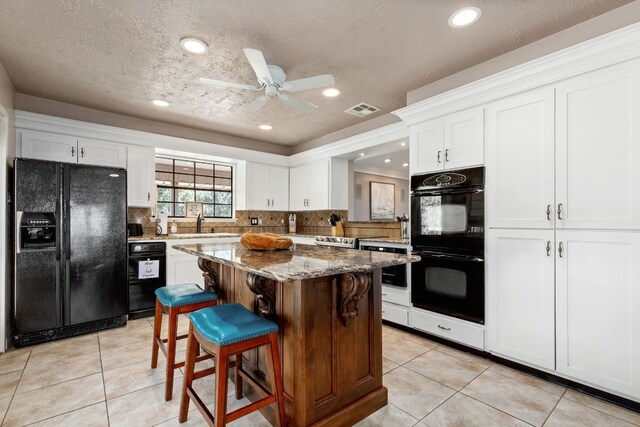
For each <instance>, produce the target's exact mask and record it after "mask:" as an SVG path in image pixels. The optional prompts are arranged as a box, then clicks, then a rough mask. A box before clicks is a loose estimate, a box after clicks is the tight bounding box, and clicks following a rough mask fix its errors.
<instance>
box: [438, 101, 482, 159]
mask: <svg viewBox="0 0 640 427" xmlns="http://www.w3.org/2000/svg"><path fill="white" fill-rule="evenodd" d="M483 163H484V117H483V110H482V108H478V109H474V110H466V111H461V112H460V113H456V114H451V115H449V116H446V117H445V118H444V163H443V167H444V168H445V169H459V168H466V167H469V166H476V165H482V164H483Z"/></svg>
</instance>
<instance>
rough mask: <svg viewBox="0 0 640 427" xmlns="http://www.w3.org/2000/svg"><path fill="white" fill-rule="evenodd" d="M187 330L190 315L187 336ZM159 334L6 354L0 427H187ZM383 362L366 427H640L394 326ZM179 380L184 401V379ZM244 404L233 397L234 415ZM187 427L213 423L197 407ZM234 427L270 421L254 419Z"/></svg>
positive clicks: (131, 330)
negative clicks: (153, 363)
mask: <svg viewBox="0 0 640 427" xmlns="http://www.w3.org/2000/svg"><path fill="white" fill-rule="evenodd" d="M164 326H165V329H166V325H164ZM187 327H188V320H187V319H186V318H182V319H181V322H180V328H179V329H180V330H181V331H186V329H187ZM151 335H152V329H151V323H150V322H149V320H148V319H139V320H133V321H130V322H129V324H128V325H127V327H125V328H120V329H114V330H109V331H104V332H99V333H97V334H91V335H85V336H82V337H77V338H72V339H67V340H64V341H56V342H52V343H48V344H42V345H39V346H35V347H29V348H25V349H18V350H12V351H9V352H8V353H6V354H4V355H1V356H0V420H2V425H3V426H24V425H30V426H65V427H68V426H82V427H88V426H165V427H167V426H178V425H180V424H179V423H178V420H177V416H178V405H179V399H177V398H175V397H174V399H173V400H172V401H171V402H165V401H164V370H163V369H162V368H163V367H164V361H163V358H162V356H161V357H160V364H159V367H158V369H156V370H151V369H150V368H149V359H150V353H151V351H150V343H151ZM184 347H185V342H184V341H182V342H181V343H180V345H179V348H178V350H179V353H178V355H179V356H178V357H184ZM383 356H384V359H383V369H384V384H385V385H386V386H387V388H388V389H389V405H387V406H386V407H385V408H383V409H381V410H379V411H378V412H376V413H375V414H373V415H371V416H370V417H369V418H367V419H365V420H364V421H362V422H360V423H359V424H358V425H359V426H367V427H368V426H391V427H403V426H419V427H420V426H421V427H424V426H431V427H436V426H483V427H484V426H527V425H535V426H541V425H544V426H597V427H602V426H633V425H636V426H640V414H638V413H635V412H631V411H628V410H625V409H623V408H620V407H618V406H615V405H611V404H609V403H606V402H604V401H601V400H598V399H595V398H593V397H589V396H587V395H584V394H581V393H578V392H576V391H573V390H567V389H565V388H564V387H562V386H559V385H557V384H553V383H550V382H546V381H543V380H540V379H538V378H535V377H532V376H529V375H526V374H523V373H520V372H518V371H515V370H512V369H509V368H507V367H504V366H501V365H498V364H495V363H493V362H491V361H489V360H486V359H483V358H480V357H476V356H473V355H470V354H468V353H464V352H461V351H458V350H455V349H453V348H450V347H447V346H444V345H441V344H436V343H434V342H432V341H429V340H426V339H424V338H420V337H417V336H414V335H411V334H408V333H406V332H403V331H399V330H397V329H393V328H390V327H387V326H385V327H383ZM204 363H210V361H209V362H204ZM70 367H73V368H70ZM175 377H176V379H175V385H174V396H179V393H180V386H181V383H182V373H181V372H180V371H176V375H175ZM211 384H212V378H211V377H208V378H204V379H201V380H198V381H197V382H196V387H197V388H198V390H199V391H200V392H201V393H202V394H203V396H204V400H205V401H206V402H207V403H212V402H213V388H212V387H211ZM232 393H233V385H231V386H230V388H229V394H232ZM246 403H247V402H246V400H245V399H243V400H241V401H236V400H235V399H233V398H231V399H229V409H230V410H231V409H234V408H237V407H239V406H242V405H244V404H246ZM183 425H184V426H204V425H206V424H205V423H204V421H203V420H202V418H201V417H200V414H199V413H198V411H197V410H195V409H193V406H192V411H191V412H190V414H189V421H188V422H187V423H186V424H183ZM232 425H235V426H252V427H253V426H256V427H260V426H268V425H269V424H268V423H267V422H266V420H265V419H264V418H263V417H262V416H261V415H260V414H259V413H254V414H252V415H251V416H249V417H245V418H243V419H241V420H238V421H237V422H235V423H232Z"/></svg>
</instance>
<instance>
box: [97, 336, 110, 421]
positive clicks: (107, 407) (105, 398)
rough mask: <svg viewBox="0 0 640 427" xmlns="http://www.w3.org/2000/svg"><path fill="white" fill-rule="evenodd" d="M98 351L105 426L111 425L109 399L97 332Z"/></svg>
mask: <svg viewBox="0 0 640 427" xmlns="http://www.w3.org/2000/svg"><path fill="white" fill-rule="evenodd" d="M98 351H99V352H100V376H101V377H102V392H103V393H104V409H105V411H106V412H107V426H110V425H111V419H110V418H109V401H108V400H107V384H106V382H105V380H104V367H103V365H102V345H101V344H100V334H98Z"/></svg>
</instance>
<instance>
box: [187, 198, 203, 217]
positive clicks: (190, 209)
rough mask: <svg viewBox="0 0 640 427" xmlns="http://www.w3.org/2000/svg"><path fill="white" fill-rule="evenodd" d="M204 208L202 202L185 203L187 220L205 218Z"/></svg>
mask: <svg viewBox="0 0 640 427" xmlns="http://www.w3.org/2000/svg"><path fill="white" fill-rule="evenodd" d="M203 206H204V204H203V203H202V202H185V209H184V211H185V212H184V214H185V215H184V216H185V218H198V215H202V217H203V218H204V212H203Z"/></svg>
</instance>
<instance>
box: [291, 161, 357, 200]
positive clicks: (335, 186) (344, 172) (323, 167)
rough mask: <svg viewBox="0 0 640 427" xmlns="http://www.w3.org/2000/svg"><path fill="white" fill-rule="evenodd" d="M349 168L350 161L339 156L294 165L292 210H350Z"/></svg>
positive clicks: (292, 173)
mask: <svg viewBox="0 0 640 427" xmlns="http://www.w3.org/2000/svg"><path fill="white" fill-rule="evenodd" d="M348 170H349V169H348V161H347V160H345V159H337V158H336V159H325V160H319V161H317V162H313V163H309V164H306V165H302V166H296V167H294V168H291V169H290V171H289V182H290V192H289V194H290V196H289V205H290V207H291V210H292V211H305V210H307V211H308V210H322V209H344V210H346V209H348V204H349V200H348V197H349V196H348V187H349V176H348Z"/></svg>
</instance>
